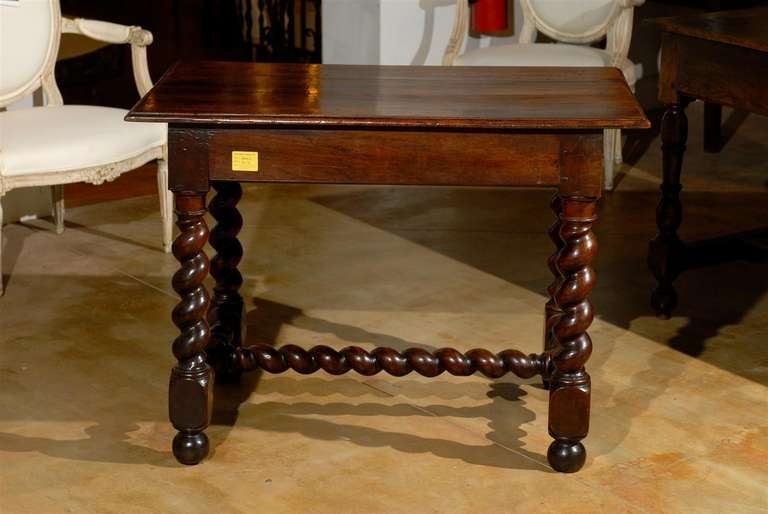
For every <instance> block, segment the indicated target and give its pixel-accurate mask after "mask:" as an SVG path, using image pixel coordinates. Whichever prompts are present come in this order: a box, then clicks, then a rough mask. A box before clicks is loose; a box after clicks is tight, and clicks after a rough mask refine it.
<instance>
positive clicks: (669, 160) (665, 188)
mask: <svg viewBox="0 0 768 514" xmlns="http://www.w3.org/2000/svg"><path fill="white" fill-rule="evenodd" d="M687 103H688V101H687V100H686V99H682V100H681V101H680V103H677V104H672V105H669V106H668V107H667V111H666V112H665V113H664V117H663V118H662V121H661V148H662V153H663V179H662V184H661V200H660V201H659V205H658V207H657V208H656V225H657V227H658V232H657V233H656V237H655V238H654V239H653V240H652V241H651V242H650V244H649V247H648V267H649V268H650V269H651V272H652V273H653V276H654V277H655V278H656V282H657V286H656V289H654V291H653V293H652V294H651V306H652V307H653V309H654V310H655V311H656V314H657V316H659V317H661V318H669V317H670V316H671V315H672V311H673V310H674V309H675V307H676V306H677V292H676V291H675V288H674V286H673V285H672V284H673V282H674V280H675V278H677V276H678V275H679V274H680V272H681V270H682V266H683V263H682V259H683V244H682V242H681V241H680V239H679V238H678V235H677V230H678V228H680V224H681V223H682V221H683V207H682V203H681V202H680V191H681V189H682V185H681V184H680V175H681V174H682V170H683V154H684V153H685V144H686V140H687V139H688V118H687V117H686V115H685V107H686V105H687Z"/></svg>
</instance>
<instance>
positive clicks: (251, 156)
mask: <svg viewBox="0 0 768 514" xmlns="http://www.w3.org/2000/svg"><path fill="white" fill-rule="evenodd" d="M232 171H254V172H256V171H259V152H238V151H235V152H232Z"/></svg>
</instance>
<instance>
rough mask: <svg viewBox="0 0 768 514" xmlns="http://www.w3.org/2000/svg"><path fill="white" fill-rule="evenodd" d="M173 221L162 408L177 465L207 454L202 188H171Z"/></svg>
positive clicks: (205, 229) (209, 400) (208, 410)
mask: <svg viewBox="0 0 768 514" xmlns="http://www.w3.org/2000/svg"><path fill="white" fill-rule="evenodd" d="M176 214H177V216H178V221H177V225H178V227H179V229H180V230H181V232H180V233H179V235H178V236H177V237H176V240H175V241H174V243H173V255H174V256H175V257H176V259H178V261H179V263H180V264H181V266H180V269H179V270H178V271H177V272H176V273H175V274H174V275H173V289H174V290H175V291H176V292H177V293H178V294H179V296H180V298H181V301H180V302H179V303H178V305H176V307H175V308H174V309H173V322H174V324H176V326H177V327H179V331H180V332H181V334H180V335H179V336H178V337H177V338H176V340H175V341H174V342H173V354H174V356H175V357H176V359H177V361H178V362H177V364H176V366H175V367H174V368H173V370H172V371H171V383H170V387H169V393H168V411H169V415H170V419H171V423H172V424H173V426H174V428H176V430H178V433H177V434H176V437H174V439H173V454H174V456H175V457H176V459H177V460H178V461H179V462H181V463H182V464H197V463H199V462H200V461H201V460H203V459H204V458H205V456H206V455H207V454H208V437H207V436H206V435H205V432H204V430H205V429H206V428H207V427H208V424H209V422H210V417H211V404H212V399H213V397H212V391H211V386H212V382H213V370H212V369H211V368H210V367H209V366H208V364H207V363H206V362H205V349H206V346H207V345H208V340H209V338H210V329H209V327H208V321H207V316H208V305H209V298H208V291H206V289H205V286H204V285H203V280H204V279H205V277H206V276H207V275H208V267H209V264H208V257H206V255H205V252H203V248H204V247H205V244H206V242H207V240H208V227H207V226H206V224H205V220H204V219H203V215H204V214H205V193H176Z"/></svg>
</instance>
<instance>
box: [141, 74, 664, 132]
mask: <svg viewBox="0 0 768 514" xmlns="http://www.w3.org/2000/svg"><path fill="white" fill-rule="evenodd" d="M126 119H127V120H129V121H157V122H167V123H178V124H194V123H203V124H226V125H240V124H248V125H265V126H285V125H290V126H298V125H300V126H314V127H319V126H322V127H326V126H327V127H328V128H339V127H357V128H361V127H376V128H387V127H393V128H394V127H413V128H451V129H502V130H503V129H598V128H646V127H648V126H649V122H648V120H647V118H646V117H645V115H644V113H643V111H642V109H641V108H640V106H639V105H638V103H637V101H636V100H635V97H634V95H632V93H631V91H630V90H629V88H628V87H627V84H626V82H625V81H624V78H623V76H622V74H621V72H620V71H619V70H618V69H615V68H504V67H438V66H344V65H316V64H314V65H308V64H262V63H234V62H182V63H179V64H177V65H176V66H174V67H173V68H172V69H171V70H169V71H168V72H167V73H166V74H165V75H164V76H163V78H162V79H160V81H159V82H158V83H157V84H156V86H155V87H154V88H153V89H152V91H150V92H149V93H148V94H147V95H146V96H145V97H144V98H143V99H142V100H141V101H140V102H139V103H138V104H136V106H135V107H134V108H133V109H132V110H131V112H130V113H129V114H128V116H127V117H126Z"/></svg>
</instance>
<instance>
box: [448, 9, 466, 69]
mask: <svg viewBox="0 0 768 514" xmlns="http://www.w3.org/2000/svg"><path fill="white" fill-rule="evenodd" d="M468 25H469V2H467V0H456V12H455V14H454V18H453V28H452V29H451V36H450V38H449V39H448V46H446V48H445V51H444V52H443V66H452V65H453V61H454V60H456V57H457V56H458V55H459V52H460V51H461V47H462V45H463V44H464V39H465V38H466V37H467V29H468Z"/></svg>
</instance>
